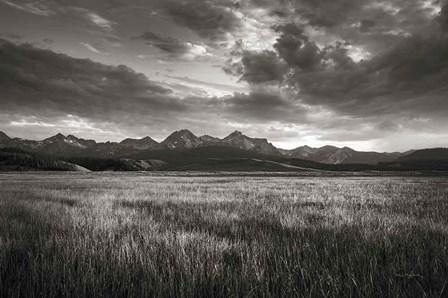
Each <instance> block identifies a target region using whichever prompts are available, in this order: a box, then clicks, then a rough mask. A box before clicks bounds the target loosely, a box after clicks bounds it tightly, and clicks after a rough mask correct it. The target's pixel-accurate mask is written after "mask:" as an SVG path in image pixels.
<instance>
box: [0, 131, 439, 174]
mask: <svg viewBox="0 0 448 298" xmlns="http://www.w3.org/2000/svg"><path fill="white" fill-rule="evenodd" d="M0 148H3V149H5V148H7V149H8V150H9V151H8V154H9V155H8V156H9V157H8V158H10V154H11V150H13V151H14V150H18V152H19V153H18V154H22V155H21V158H25V159H26V160H29V159H30V158H31V157H32V158H37V157H36V156H39V155H45V156H46V157H48V156H50V157H53V158H62V159H61V160H63V161H64V162H65V163H73V164H76V165H80V166H85V167H86V168H88V169H89V168H92V163H94V164H95V165H94V166H93V168H94V169H103V168H107V169H113V170H120V169H126V170H151V169H157V168H162V167H163V168H167V169H168V168H172V169H177V168H179V167H181V168H186V169H188V168H191V167H192V166H193V167H199V168H204V167H209V169H213V165H214V164H216V163H217V161H219V163H220V166H222V165H223V162H224V161H225V162H226V163H229V162H230V161H231V160H232V161H237V160H239V161H240V162H241V161H242V160H241V159H244V163H246V165H247V166H249V167H252V166H254V165H253V163H254V162H255V163H256V164H257V165H258V166H259V165H260V162H259V161H269V163H268V164H264V165H263V167H267V168H276V167H278V166H280V167H281V168H285V167H289V168H288V169H290V170H291V169H293V168H297V167H303V166H306V167H313V168H320V169H329V170H332V169H349V170H350V169H356V167H353V166H352V167H347V166H341V165H369V166H376V165H381V166H382V167H383V166H385V165H386V166H387V167H395V168H397V167H398V168H400V167H402V166H403V164H405V167H407V166H406V165H409V163H412V165H416V164H418V162H419V161H420V160H425V163H424V164H425V165H426V164H427V160H428V159H432V155H434V156H437V160H438V161H439V162H438V163H435V162H432V165H436V166H437V168H438V165H439V164H440V162H441V161H443V160H448V155H447V152H448V149H444V148H436V149H426V151H425V150H413V151H408V152H403V153H400V152H393V153H387V152H383V153H380V152H362V151H356V150H354V149H351V148H348V147H343V148H338V147H335V146H324V147H320V148H312V147H309V146H301V147H298V148H295V149H292V150H285V149H280V148H276V147H275V146H274V145H273V144H272V143H270V142H268V140H267V139H264V138H251V137H248V136H246V135H244V134H243V133H241V132H240V131H234V132H232V133H231V134H230V135H228V136H226V137H225V138H222V139H220V138H215V137H212V136H209V135H203V136H199V137H197V136H196V135H194V134H193V133H192V132H191V131H189V130H186V129H183V130H179V131H175V132H173V133H172V134H170V135H169V136H168V137H167V138H166V139H165V140H163V141H162V142H160V143H159V142H157V141H155V140H154V139H152V138H151V137H144V138H141V139H131V138H127V139H125V140H123V141H121V142H96V141H94V140H86V139H82V138H78V137H76V136H73V135H68V136H65V135H62V134H57V135H54V136H52V137H49V138H47V139H44V140H41V141H35V140H25V139H20V138H11V137H9V136H8V135H6V134H5V133H3V132H0ZM23 154H27V155H25V157H24V156H23ZM30 154H31V155H30ZM33 154H34V155H33ZM16 159H17V157H16ZM19 159H20V158H19ZM93 159H96V160H95V161H94V160H93ZM98 159H101V162H98ZM248 159H250V160H251V162H250V165H248V164H247V160H248ZM106 161H107V162H106ZM416 162H417V163H416ZM98 163H99V165H98ZM244 163H243V164H244ZM397 163H399V165H398V164H397ZM235 165H236V164H234V163H230V165H227V164H226V166H229V167H231V166H235ZM285 165H287V166H285ZM325 165H328V166H325ZM331 165H339V166H338V167H331ZM361 168H362V169H364V168H365V167H361Z"/></svg>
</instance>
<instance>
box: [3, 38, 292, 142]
mask: <svg viewBox="0 0 448 298" xmlns="http://www.w3.org/2000/svg"><path fill="white" fill-rule="evenodd" d="M166 85H167V84H161V83H156V82H154V81H151V80H149V79H148V78H147V77H146V76H144V75H143V74H139V73H136V72H135V71H133V70H132V69H130V68H129V67H126V66H124V65H119V66H109V65H104V64H101V63H96V62H93V61H91V60H89V59H76V58H72V57H70V56H67V55H64V54H58V53H54V52H52V51H50V50H48V49H40V48H36V47H34V46H32V45H29V44H16V43H12V42H9V41H6V40H0V92H1V94H2V96H1V97H0V111H1V112H0V114H1V115H2V116H1V117H0V118H2V119H3V120H2V121H6V120H7V119H9V122H8V123H9V124H7V125H9V126H11V123H12V122H14V121H15V122H14V123H15V124H21V126H20V125H19V126H18V125H15V126H14V127H15V128H14V131H17V129H19V128H20V127H22V128H23V129H26V128H27V127H31V126H36V125H39V123H44V124H50V125H53V124H54V125H56V126H55V127H60V126H61V123H64V122H63V121H66V120H67V119H68V118H70V117H76V118H77V119H80V120H79V121H84V122H86V123H93V124H91V125H92V127H99V126H104V127H106V126H107V127H109V129H111V130H114V129H115V130H120V131H121V132H123V131H127V132H132V133H133V134H135V133H136V132H137V133H142V134H144V133H145V131H146V130H148V129H150V130H151V131H156V132H157V134H165V133H167V132H168V131H171V130H174V129H179V128H185V127H187V128H191V129H193V130H194V128H197V129H198V130H201V129H203V128H204V127H207V128H208V129H210V132H213V131H215V132H216V131H221V130H223V129H224V127H223V126H222V123H226V122H229V121H231V122H234V123H237V122H239V121H244V119H251V121H252V122H253V123H255V122H257V123H264V122H265V121H266V119H278V118H285V119H290V118H292V113H294V109H295V108H294V107H293V106H291V105H290V103H288V102H287V101H286V100H285V99H283V98H282V96H281V94H280V93H279V92H278V91H275V90H274V89H273V90H274V91H272V90H270V89H264V90H262V89H258V90H253V91H252V92H251V93H250V94H247V95H246V94H241V93H236V94H234V95H232V96H226V97H201V96H200V94H199V96H191V95H188V96H184V97H181V96H180V95H176V94H174V93H173V91H172V90H171V89H168V88H166V87H165V86H166ZM215 87H223V86H220V85H219V86H215ZM224 87H225V86H224ZM285 111H287V112H288V113H289V114H288V115H289V116H285V115H283V113H284V112H285ZM69 115H71V116H69ZM296 115H297V114H296ZM67 121H68V120H67ZM106 124H107V125H106ZM5 125H6V124H5ZM66 129H67V130H70V127H68V126H67V128H66ZM225 131H226V132H228V129H225ZM146 133H148V132H146ZM156 136H157V135H156Z"/></svg>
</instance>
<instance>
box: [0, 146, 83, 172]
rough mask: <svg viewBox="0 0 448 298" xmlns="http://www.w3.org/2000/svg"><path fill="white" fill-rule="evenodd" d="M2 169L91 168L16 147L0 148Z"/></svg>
mask: <svg viewBox="0 0 448 298" xmlns="http://www.w3.org/2000/svg"><path fill="white" fill-rule="evenodd" d="M0 171H81V172H88V171H89V170H88V169H86V168H84V167H81V166H79V165H76V164H72V163H69V162H66V161H63V160H59V159H56V158H54V157H50V156H42V155H39V154H35V153H29V152H25V151H21V150H18V149H16V148H13V149H11V148H2V149H0Z"/></svg>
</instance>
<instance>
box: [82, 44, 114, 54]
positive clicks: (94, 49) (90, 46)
mask: <svg viewBox="0 0 448 298" xmlns="http://www.w3.org/2000/svg"><path fill="white" fill-rule="evenodd" d="M79 44H80V45H82V46H84V47H86V48H87V49H89V50H90V51H92V52H94V53H97V54H102V55H109V53H107V52H105V51H102V50H99V49H98V48H96V47H94V46H93V45H91V44H89V43H87V42H80V43H79Z"/></svg>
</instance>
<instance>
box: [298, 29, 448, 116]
mask: <svg viewBox="0 0 448 298" xmlns="http://www.w3.org/2000/svg"><path fill="white" fill-rule="evenodd" d="M447 81H448V39H447V38H444V37H437V38H431V37H412V38H409V39H407V40H405V41H404V42H402V43H400V44H399V45H398V46H396V47H394V48H392V49H390V50H389V51H387V52H384V53H382V54H381V55H378V56H376V57H375V58H373V59H371V60H369V61H364V62H360V63H357V64H351V65H350V66H348V67H345V68H341V69H337V68H336V69H335V68H329V67H327V66H326V65H323V64H321V65H320V66H319V68H318V69H317V70H315V71H311V72H307V73H303V72H299V71H296V72H295V73H294V75H293V76H292V77H291V78H290V82H292V83H293V84H295V85H296V86H297V88H299V89H300V92H301V95H302V96H303V98H304V100H305V101H306V102H307V103H309V104H318V105H321V104H323V105H327V106H329V107H331V108H332V109H335V110H338V111H340V112H342V113H347V114H351V115H356V116H366V115H384V114H388V115H393V114H396V115H400V114H401V115H418V114H422V115H436V114H437V115H441V114H443V113H446V112H447V111H448V102H447V101H446V100H445V99H446V98H448V87H447V85H446V82H447Z"/></svg>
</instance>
